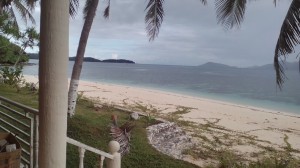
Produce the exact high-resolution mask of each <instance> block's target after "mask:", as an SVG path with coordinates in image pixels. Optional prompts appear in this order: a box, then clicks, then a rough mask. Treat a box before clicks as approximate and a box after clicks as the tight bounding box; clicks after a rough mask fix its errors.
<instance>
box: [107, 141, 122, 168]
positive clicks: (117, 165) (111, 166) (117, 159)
mask: <svg viewBox="0 0 300 168" xmlns="http://www.w3.org/2000/svg"><path fill="white" fill-rule="evenodd" d="M108 150H109V153H110V154H111V155H113V159H107V168H121V154H120V153H119V152H118V151H119V150H120V144H119V143H118V142H117V141H110V142H109V144H108Z"/></svg>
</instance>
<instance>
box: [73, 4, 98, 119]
mask: <svg viewBox="0 0 300 168" xmlns="http://www.w3.org/2000/svg"><path fill="white" fill-rule="evenodd" d="M98 2H99V0H93V1H92V4H91V5H90V8H89V10H88V13H87V16H86V19H85V21H84V25H83V28H82V31H81V36H80V41H79V45H78V49H77V54H76V59H75V63H74V66H73V71H72V77H71V81H70V87H69V94H68V114H69V116H73V115H74V114H75V107H76V100H77V90H78V84H79V78H80V73H81V69H82V63H83V58H84V52H85V48H86V44H87V40H88V37H89V34H90V30H91V27H92V24H93V20H94V17H95V14H96V10H97V6H98Z"/></svg>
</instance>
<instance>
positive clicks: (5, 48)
mask: <svg viewBox="0 0 300 168" xmlns="http://www.w3.org/2000/svg"><path fill="white" fill-rule="evenodd" d="M28 60H29V58H28V56H27V55H26V54H25V52H24V51H23V50H22V49H21V47H19V46H17V45H16V44H13V43H11V42H10V41H9V40H8V39H7V38H6V37H4V36H0V64H10V65H11V64H12V65H13V64H15V63H16V62H27V61H28Z"/></svg>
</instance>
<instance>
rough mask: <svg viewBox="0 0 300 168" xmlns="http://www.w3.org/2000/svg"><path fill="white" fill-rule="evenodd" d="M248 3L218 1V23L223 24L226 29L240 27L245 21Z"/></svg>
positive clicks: (239, 0)
mask: <svg viewBox="0 0 300 168" xmlns="http://www.w3.org/2000/svg"><path fill="white" fill-rule="evenodd" d="M246 3H247V1H246V0H216V2H215V6H216V12H217V19H218V23H221V24H222V25H223V26H224V27H225V29H231V28H233V27H234V26H237V27H240V24H241V22H242V21H243V20H244V14H245V9H246Z"/></svg>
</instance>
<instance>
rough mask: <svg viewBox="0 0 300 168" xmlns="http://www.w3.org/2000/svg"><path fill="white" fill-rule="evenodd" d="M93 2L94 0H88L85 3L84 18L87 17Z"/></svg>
mask: <svg viewBox="0 0 300 168" xmlns="http://www.w3.org/2000/svg"><path fill="white" fill-rule="evenodd" d="M92 4H93V0H86V2H85V5H84V9H83V18H84V20H85V19H86V16H87V14H88V11H89V9H90V8H91V6H92Z"/></svg>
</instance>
